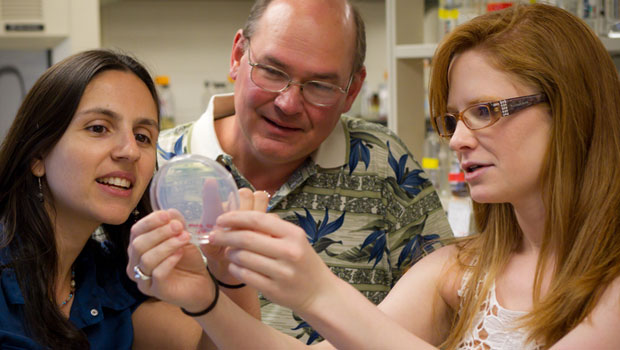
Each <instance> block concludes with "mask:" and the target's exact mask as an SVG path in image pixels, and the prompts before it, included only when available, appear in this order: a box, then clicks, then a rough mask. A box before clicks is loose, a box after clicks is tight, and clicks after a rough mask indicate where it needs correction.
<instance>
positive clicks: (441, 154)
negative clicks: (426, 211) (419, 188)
mask: <svg viewBox="0 0 620 350" xmlns="http://www.w3.org/2000/svg"><path fill="white" fill-rule="evenodd" d="M426 125H427V127H426V138H425V139H424V157H423V158H422V169H424V172H425V173H426V175H427V176H428V179H429V180H430V181H431V182H432V183H433V186H434V187H435V190H436V191H437V193H438V194H439V199H440V200H441V203H442V205H443V207H444V208H447V204H448V201H449V200H450V197H451V191H450V185H449V183H448V172H449V169H450V159H449V156H450V152H449V149H448V144H447V142H443V141H442V140H441V138H440V137H439V135H437V132H436V131H435V130H433V128H432V126H431V124H430V120H428V119H427V121H426Z"/></svg>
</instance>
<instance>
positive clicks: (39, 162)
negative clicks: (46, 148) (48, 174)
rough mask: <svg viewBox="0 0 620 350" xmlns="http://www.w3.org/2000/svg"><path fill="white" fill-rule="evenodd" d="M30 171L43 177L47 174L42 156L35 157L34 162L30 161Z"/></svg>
mask: <svg viewBox="0 0 620 350" xmlns="http://www.w3.org/2000/svg"><path fill="white" fill-rule="evenodd" d="M30 171H32V174H33V175H34V176H36V177H41V176H43V175H45V163H43V159H42V158H40V157H37V158H34V159H33V160H32V162H30Z"/></svg>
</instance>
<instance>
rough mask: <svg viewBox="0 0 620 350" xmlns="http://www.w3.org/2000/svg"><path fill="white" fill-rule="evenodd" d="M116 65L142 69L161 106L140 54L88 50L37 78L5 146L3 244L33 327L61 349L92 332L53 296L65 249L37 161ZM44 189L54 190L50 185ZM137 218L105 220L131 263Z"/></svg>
mask: <svg viewBox="0 0 620 350" xmlns="http://www.w3.org/2000/svg"><path fill="white" fill-rule="evenodd" d="M108 70H119V71H126V72H130V73H133V74H135V75H136V76H137V77H138V78H140V79H141V80H142V81H143V82H144V84H146V86H147V88H148V89H149V91H150V92H151V95H152V96H153V100H154V102H155V104H156V105H157V107H158V108H157V110H159V105H158V99H157V93H156V90H155V86H154V84H153V81H152V79H151V76H150V75H149V73H148V71H147V70H146V69H145V68H144V67H143V66H142V65H141V64H140V63H138V62H137V61H136V60H135V59H133V58H131V57H129V56H127V55H125V54H120V53H116V52H112V51H107V50H91V51H85V52H81V53H78V54H75V55H73V56H71V57H68V58H66V59H65V60H63V61H61V62H59V63H57V64H55V65H54V66H52V67H51V68H49V69H48V70H47V71H46V72H45V73H44V74H43V75H42V76H41V77H40V78H39V79H38V80H37V82H36V83H35V84H34V86H33V87H32V89H31V90H30V92H29V93H28V95H27V96H26V98H25V99H24V101H23V103H22V105H21V107H20V108H19V110H18V112H17V116H16V117H15V121H14V122H13V124H12V125H11V128H10V130H9V132H8V134H7V137H6V139H5V140H4V142H3V143H2V147H1V148H0V220H1V223H2V225H3V226H4V227H3V228H2V232H0V248H8V249H5V250H8V252H9V254H10V255H9V256H8V257H7V258H8V259H7V260H6V261H8V262H9V263H8V265H7V266H10V267H11V268H13V269H14V270H15V274H16V276H17V281H18V283H19V287H20V289H21V291H22V294H23V297H24V301H25V306H24V318H25V323H26V324H25V329H26V330H27V331H28V332H30V333H31V336H32V337H33V338H34V339H36V340H37V341H38V342H39V343H41V344H42V345H45V346H47V347H50V348H53V349H56V348H65V349H66V348H75V349H84V348H88V347H89V344H88V340H87V338H86V336H85V335H84V333H83V332H81V331H80V330H79V329H77V328H76V327H75V326H74V325H73V324H72V323H71V322H69V321H68V320H67V319H66V318H65V317H64V316H63V315H62V314H61V312H60V310H59V308H58V306H57V305H56V304H55V303H54V302H52V301H51V300H55V298H53V296H54V290H55V281H56V274H57V270H56V269H57V266H58V265H57V264H58V253H57V247H56V242H55V239H54V231H53V228H52V224H51V221H50V218H49V216H48V214H47V211H46V210H45V207H44V202H43V201H41V200H40V199H39V198H38V197H37V194H38V193H39V185H38V181H37V178H36V177H35V176H34V175H33V173H32V172H31V165H32V162H33V160H35V159H37V158H43V156H45V155H46V153H47V152H49V150H50V149H52V147H54V145H55V144H56V143H57V142H58V141H59V140H60V138H61V137H62V135H63V134H64V133H65V130H66V129H67V127H68V125H69V123H70V122H71V120H72V118H73V115H74V114H75V111H76V109H77V107H78V104H79V103H80V100H81V98H82V95H83V94H84V90H85V89H86V86H87V85H88V84H89V83H90V82H91V81H92V79H93V78H94V77H95V76H96V75H97V74H99V73H101V72H104V71H108ZM147 192H148V191H147ZM43 193H44V195H46V196H47V193H46V191H43ZM146 195H147V193H145V196H143V197H142V199H141V200H140V203H139V204H138V210H139V211H140V212H141V214H142V215H145V214H146V213H147V212H148V211H149V210H150V206H149V201H148V198H147V197H146ZM46 202H48V203H50V202H51V201H47V200H46ZM133 220H134V219H133V218H132V217H131V216H130V218H129V219H128V220H127V222H125V223H124V224H122V225H118V226H113V225H104V227H105V229H106V231H107V234H108V238H109V240H110V242H111V243H112V245H114V246H117V247H119V248H121V249H116V250H117V251H119V252H120V253H118V254H119V255H120V256H119V257H118V258H120V259H122V260H121V261H122V262H125V263H126V261H127V257H126V254H127V253H126V250H125V249H124V248H125V247H126V246H127V243H128V239H129V228H130V227H131V224H132V223H133ZM4 267H6V266H2V268H4ZM0 271H1V270H0Z"/></svg>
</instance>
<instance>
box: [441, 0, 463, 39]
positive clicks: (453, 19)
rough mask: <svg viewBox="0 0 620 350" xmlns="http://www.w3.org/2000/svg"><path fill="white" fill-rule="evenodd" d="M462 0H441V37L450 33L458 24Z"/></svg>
mask: <svg viewBox="0 0 620 350" xmlns="http://www.w3.org/2000/svg"><path fill="white" fill-rule="evenodd" d="M461 6H462V0H439V12H438V16H439V38H440V39H441V38H442V37H443V36H444V35H446V34H448V33H450V32H451V31H452V29H454V27H456V25H457V20H458V18H459V10H460V9H461Z"/></svg>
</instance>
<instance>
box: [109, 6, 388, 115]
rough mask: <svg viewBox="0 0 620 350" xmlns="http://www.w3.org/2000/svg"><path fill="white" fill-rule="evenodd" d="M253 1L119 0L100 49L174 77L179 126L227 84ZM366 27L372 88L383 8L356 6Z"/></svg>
mask: <svg viewBox="0 0 620 350" xmlns="http://www.w3.org/2000/svg"><path fill="white" fill-rule="evenodd" d="M252 3H253V1H226V0H220V1H189V0H177V1H161V0H160V1H157V0H151V1H120V2H112V3H109V4H104V5H103V6H102V7H101V38H102V40H101V41H102V46H103V47H106V48H116V49H121V50H125V51H128V52H130V53H132V54H135V55H136V56H137V57H138V58H139V59H140V60H141V61H142V62H143V63H145V64H146V66H147V67H148V68H149V69H150V71H151V73H152V74H153V75H160V74H162V75H168V76H170V86H171V88H172V90H173V93H174V96H175V102H176V110H177V116H176V119H177V124H180V123H184V122H188V121H191V120H194V119H196V118H197V117H198V116H200V114H202V106H201V96H202V92H203V82H204V81H205V80H211V81H226V80H227V76H228V65H229V60H230V50H231V48H232V40H233V37H234V34H235V32H236V31H237V29H239V28H241V27H242V26H243V24H244V23H245V20H246V18H247V15H248V13H249V10H250V7H251V5H252ZM358 7H359V8H360V12H361V13H362V16H363V17H364V19H365V21H366V26H367V40H368V51H367V60H366V63H367V67H368V77H367V80H368V84H369V85H368V86H369V88H371V89H372V90H376V89H377V86H378V84H379V83H380V82H382V81H383V74H384V72H385V71H386V69H387V56H386V43H385V28H386V26H385V4H384V2H383V1H369V2H361V3H359V4H358Z"/></svg>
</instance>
